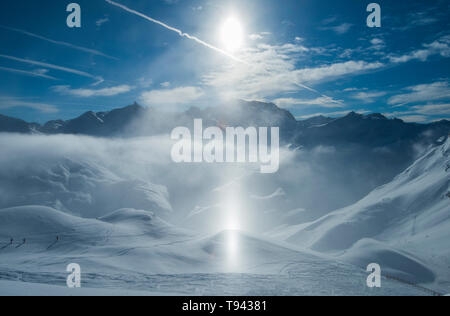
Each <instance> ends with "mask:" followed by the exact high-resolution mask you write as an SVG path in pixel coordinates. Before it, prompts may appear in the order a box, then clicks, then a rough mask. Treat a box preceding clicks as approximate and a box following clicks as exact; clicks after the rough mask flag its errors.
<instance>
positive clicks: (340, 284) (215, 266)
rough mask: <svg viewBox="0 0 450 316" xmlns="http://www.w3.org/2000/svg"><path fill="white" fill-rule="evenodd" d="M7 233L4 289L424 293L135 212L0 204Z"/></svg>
mask: <svg viewBox="0 0 450 316" xmlns="http://www.w3.org/2000/svg"><path fill="white" fill-rule="evenodd" d="M18 232H19V233H18ZM12 233H15V234H17V236H14V237H15V241H14V243H13V245H8V243H5V244H2V245H0V246H1V247H2V248H3V249H2V250H0V258H1V261H0V295H13V294H17V293H19V294H21V295H22V294H24V295H26V294H29V295H32V294H39V295H51V294H52V293H53V294H56V293H57V294H58V295H78V294H80V295H81V293H83V294H86V295H127V293H129V294H130V295H136V294H137V295H161V294H168V295H317V294H321V295H426V294H428V293H426V292H424V291H422V290H420V289H416V288H414V287H411V286H409V285H405V284H402V283H399V282H396V281H392V280H387V279H386V280H384V281H383V287H382V288H381V289H369V288H367V287H366V284H365V282H366V278H367V274H366V273H365V272H364V271H363V270H361V269H358V268H356V267H354V266H352V265H349V264H345V263H338V262H336V261H335V260H330V259H327V258H325V257H321V256H318V255H317V254H314V253H313V252H310V251H302V250H299V249H297V248H295V247H292V246H290V245H288V244H285V243H279V242H274V241H271V240H268V239H265V238H261V237H259V238H258V237H257V236H253V235H249V234H246V233H243V232H239V231H224V232H222V233H219V234H215V235H209V236H198V235H195V234H192V233H190V232H186V231H183V230H179V229H176V228H174V227H173V226H171V225H169V224H167V223H166V222H164V221H163V220H161V219H159V218H158V217H157V216H155V215H154V214H153V213H149V212H145V211H137V210H132V209H123V210H118V211H116V212H113V213H112V214H110V215H107V216H105V217H102V218H100V219H82V218H79V217H76V216H72V215H68V214H64V213H62V212H61V211H57V210H54V209H51V208H48V207H41V206H28V207H16V208H10V209H4V210H0V240H8V238H9V237H10V236H12V235H11V234H12ZM20 233H23V234H25V233H26V234H27V236H28V238H27V240H26V243H25V244H22V241H21V240H20V237H18V236H20ZM56 236H58V237H59V240H58V241H56ZM5 246H6V248H4V247H5ZM69 263H78V264H79V265H80V266H81V268H82V285H83V289H81V290H76V291H73V292H71V291H69V290H67V289H64V290H62V291H58V288H57V287H58V286H64V285H65V280H66V277H67V273H66V271H65V269H66V266H67V265H68V264H69ZM11 282H14V283H11ZM37 284H41V286H40V285H37ZM55 286H56V287H55ZM84 288H86V289H84ZM94 289H96V290H94ZM129 291H131V292H129ZM135 291H140V292H138V293H136V292H135Z"/></svg>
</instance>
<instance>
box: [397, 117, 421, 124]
mask: <svg viewBox="0 0 450 316" xmlns="http://www.w3.org/2000/svg"><path fill="white" fill-rule="evenodd" d="M398 118H399V119H401V120H403V121H405V122H408V123H422V122H426V121H428V117H426V116H423V115H405V116H399V117H398Z"/></svg>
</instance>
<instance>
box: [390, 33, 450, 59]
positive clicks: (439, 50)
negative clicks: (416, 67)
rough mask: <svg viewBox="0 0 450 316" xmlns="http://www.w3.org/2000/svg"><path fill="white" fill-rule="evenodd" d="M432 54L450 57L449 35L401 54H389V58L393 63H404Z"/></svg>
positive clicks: (426, 57)
mask: <svg viewBox="0 0 450 316" xmlns="http://www.w3.org/2000/svg"><path fill="white" fill-rule="evenodd" d="M433 55H440V56H442V57H447V58H448V57H450V36H448V35H447V36H444V37H442V38H440V39H439V40H437V41H434V42H432V43H431V44H424V45H423V49H418V50H415V51H412V52H410V53H408V54H405V55H401V56H390V57H389V59H390V61H391V62H393V63H406V62H409V61H411V60H420V61H427V60H428V58H429V57H431V56H433Z"/></svg>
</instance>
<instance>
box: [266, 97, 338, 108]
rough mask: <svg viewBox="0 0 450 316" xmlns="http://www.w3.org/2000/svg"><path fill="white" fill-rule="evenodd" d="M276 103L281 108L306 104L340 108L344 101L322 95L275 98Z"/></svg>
mask: <svg viewBox="0 0 450 316" xmlns="http://www.w3.org/2000/svg"><path fill="white" fill-rule="evenodd" d="M274 103H275V104H276V105H278V106H279V107H281V108H291V109H292V108H296V107H304V106H305V107H306V106H318V107H324V108H340V107H343V106H344V105H343V101H340V100H335V99H333V98H330V97H327V96H322V97H318V98H316V99H310V100H306V99H296V98H279V99H275V100H274Z"/></svg>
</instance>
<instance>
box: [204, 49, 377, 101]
mask: <svg viewBox="0 0 450 316" xmlns="http://www.w3.org/2000/svg"><path fill="white" fill-rule="evenodd" d="M311 53H321V50H320V49H316V48H308V47H305V46H304V45H301V44H299V43H296V44H292V43H289V44H285V45H269V44H260V45H257V46H256V47H253V48H246V49H244V50H243V51H242V56H243V58H244V59H246V60H251V61H252V63H251V64H247V65H239V66H233V65H227V64H223V65H217V66H216V67H215V69H213V70H212V71H210V72H209V73H206V74H205V75H204V76H203V78H202V83H203V84H204V85H205V86H208V87H211V88H213V89H215V90H216V91H217V92H218V94H219V95H220V96H221V97H223V98H224V99H235V98H243V99H256V100H264V99H267V98H273V97H275V98H279V97H280V94H284V93H291V92H298V91H300V90H303V89H306V90H308V91H312V92H314V93H318V94H319V95H320V97H324V96H323V94H322V93H319V92H317V91H316V90H315V89H312V88H309V87H307V85H308V86H310V85H311V84H316V83H320V82H324V81H328V80H334V79H337V78H340V77H343V76H349V75H356V74H359V73H363V72H367V71H371V70H376V69H379V68H382V67H384V64H382V63H380V62H365V61H347V62H338V63H334V64H326V65H323V66H316V67H306V68H302V69H298V65H299V61H300V60H301V58H303V56H305V54H311Z"/></svg>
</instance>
